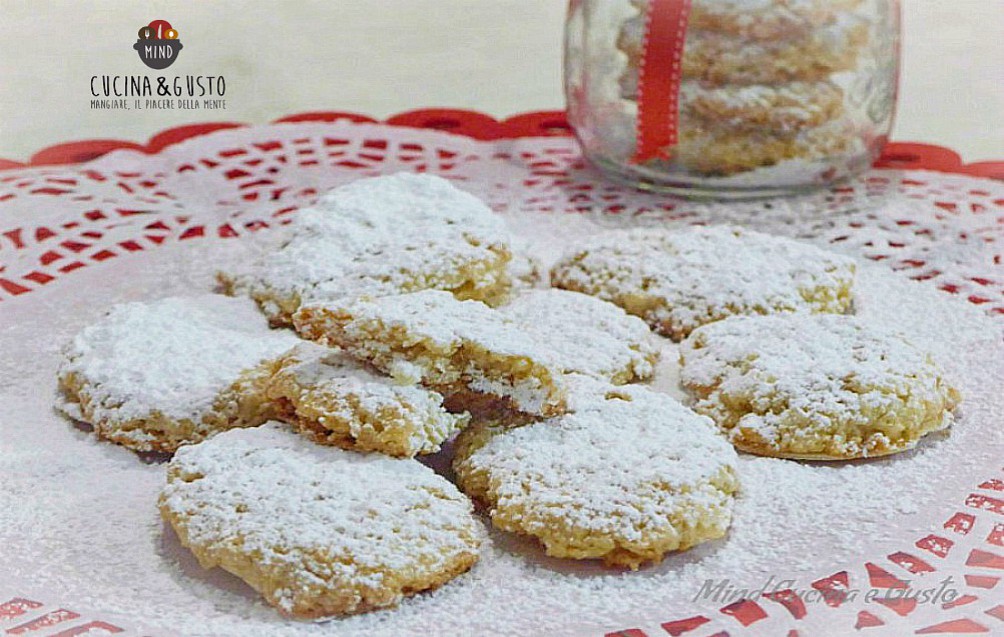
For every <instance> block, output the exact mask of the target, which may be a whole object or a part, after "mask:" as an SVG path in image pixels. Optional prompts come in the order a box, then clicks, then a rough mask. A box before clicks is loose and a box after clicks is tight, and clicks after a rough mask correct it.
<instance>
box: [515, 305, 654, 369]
mask: <svg viewBox="0 0 1004 637" xmlns="http://www.w3.org/2000/svg"><path fill="white" fill-rule="evenodd" d="M499 312H500V313H501V314H503V315H505V316H507V317H509V318H511V319H512V320H513V321H515V322H516V323H517V324H518V325H519V326H520V327H521V328H522V329H523V330H525V331H526V332H527V333H528V334H531V335H533V336H534V337H536V338H537V339H538V340H539V341H540V342H541V344H542V346H544V347H546V348H547V349H548V350H549V351H550V352H553V353H554V354H555V358H556V360H557V361H558V362H559V364H560V365H561V367H562V370H563V371H564V372H565V373H578V374H586V375H588V376H593V377H595V378H601V379H605V380H607V381H609V382H612V383H614V384H615V385H622V384H624V383H631V382H635V381H640V380H646V379H648V378H651V377H652V374H654V373H655V363H656V361H657V360H658V359H659V349H658V348H657V347H656V345H655V343H654V342H653V339H652V333H651V332H650V331H649V329H648V326H647V325H645V322H644V321H642V320H641V319H639V318H637V317H634V316H630V315H628V314H627V312H625V311H624V310H622V309H621V308H619V307H617V306H616V305H613V304H612V303H607V302H606V301H601V300H599V299H597V298H595V297H591V296H587V295H585V294H579V293H578V292H569V291H566V290H555V289H551V290H532V291H529V292H525V293H523V294H522V295H521V296H519V297H517V298H516V299H515V300H513V301H512V302H511V303H509V304H508V305H504V306H502V307H501V308H500V309H499Z"/></svg>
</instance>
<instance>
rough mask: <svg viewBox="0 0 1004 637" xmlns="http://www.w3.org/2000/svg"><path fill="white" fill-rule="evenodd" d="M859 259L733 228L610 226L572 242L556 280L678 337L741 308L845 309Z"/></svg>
mask: <svg viewBox="0 0 1004 637" xmlns="http://www.w3.org/2000/svg"><path fill="white" fill-rule="evenodd" d="M854 272H855V265H854V261H853V260H851V259H849V258H847V257H843V256H839V255H836V254H832V253H829V252H826V251H824V250H821V249H819V248H816V247H814V246H811V245H808V244H804V243H800V242H797V241H792V240H790V239H785V238H782V237H775V236H770V235H766V234H761V233H759V232H753V231H750V230H744V229H741V228H734V227H730V226H711V227H692V228H687V229H683V230H675V231H674V230H665V229H661V228H655V229H636V230H624V231H614V232H607V233H605V234H603V235H600V236H597V237H595V238H592V239H588V240H586V241H585V242H583V243H582V244H581V245H579V246H576V247H573V248H572V249H571V250H570V251H569V252H568V253H567V254H566V255H565V256H564V257H563V258H562V259H561V260H560V261H559V262H558V264H557V265H556V266H555V267H554V269H553V270H552V273H551V279H552V285H554V286H555V287H559V288H564V289H567V290H575V291H577V292H584V293H586V294H591V295H594V296H597V297H599V298H601V299H604V300H607V301H610V302H612V303H615V304H617V305H619V306H621V307H622V308H624V309H625V310H627V311H628V312H629V313H630V314H634V315H636V316H640V317H641V318H643V319H644V320H645V321H646V322H647V323H648V324H649V326H651V327H652V329H653V330H655V331H656V332H658V333H659V334H662V335H664V336H668V337H670V338H672V339H674V340H680V339H681V338H683V337H685V336H686V335H687V334H689V333H690V332H691V331H692V330H694V329H695V328H697V327H699V326H701V325H704V324H706V323H711V322H714V321H718V320H721V319H723V318H726V317H729V316H733V315H742V314H774V313H791V312H814V313H842V312H846V311H847V310H849V309H850V307H851V304H852V298H851V287H852V285H853V282H854Z"/></svg>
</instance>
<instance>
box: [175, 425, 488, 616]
mask: <svg viewBox="0 0 1004 637" xmlns="http://www.w3.org/2000/svg"><path fill="white" fill-rule="evenodd" d="M168 475H169V481H168V484H167V486H166V487H165V489H164V491H163V494H162V496H161V507H162V509H164V510H165V511H166V512H167V513H169V514H170V515H171V516H172V517H173V518H175V519H180V520H181V521H182V525H183V527H184V534H185V536H186V537H187V540H188V543H189V544H190V545H191V546H194V547H197V549H198V550H200V551H203V552H205V553H206V554H210V555H216V556H217V557H216V559H220V558H219V557H218V555H219V554H222V555H227V554H238V555H246V556H250V557H252V559H253V561H254V562H256V563H258V564H260V568H261V569H263V570H266V569H267V570H268V571H271V572H274V573H276V575H274V576H273V577H274V578H276V579H278V580H279V581H280V582H281V584H282V587H281V588H280V589H279V590H278V591H277V592H276V594H275V596H276V600H275V601H276V603H277V605H278V606H279V607H280V608H282V609H283V610H285V611H287V612H292V611H293V610H294V608H295V604H296V603H297V601H298V599H297V598H298V597H300V596H301V595H303V594H304V591H305V589H308V588H310V587H313V586H322V587H323V586H333V587H335V588H339V589H345V590H348V591H353V592H355V593H356V594H361V595H365V594H366V593H365V592H368V591H380V590H381V589H384V588H386V587H388V586H390V585H391V583H390V582H391V581H392V579H393V574H394V573H395V572H402V573H412V574H413V573H414V572H415V571H418V572H421V573H437V572H439V571H441V570H442V569H444V568H446V566H447V564H448V563H449V561H450V560H451V559H452V558H455V556H456V554H457V553H463V552H474V551H476V549H477V543H478V541H479V540H480V538H481V536H482V534H483V531H482V529H481V527H480V525H479V523H478V522H477V521H476V520H475V519H474V518H473V516H472V515H471V513H472V511H471V506H470V503H469V502H468V501H467V500H466V499H465V498H464V497H463V496H462V495H461V494H460V493H459V492H458V491H457V490H456V488H455V487H454V486H453V485H452V484H450V483H449V482H448V481H447V480H445V479H444V478H442V477H440V476H438V475H436V474H435V473H434V472H433V471H432V470H431V469H429V468H427V467H425V466H423V465H421V464H419V463H416V462H413V461H410V460H396V459H391V458H387V457H385V456H382V455H380V454H358V453H353V452H348V451H343V450H341V449H333V448H330V447H321V446H318V445H315V444H313V443H311V442H308V441H307V440H306V439H304V438H303V437H301V436H297V435H295V434H294V433H292V432H291V431H289V430H288V429H287V428H286V426H284V425H281V424H279V423H268V424H265V425H262V426H260V427H255V428H251V429H237V430H231V431H228V432H224V433H222V434H220V435H218V436H216V437H214V438H213V439H211V440H209V441H207V442H205V443H202V444H199V445H192V446H189V447H184V448H182V449H180V450H179V451H178V453H177V454H175V457H174V459H173V460H172V461H171V463H170V466H169V467H168ZM396 598H397V599H400V591H398V595H397V597H396ZM384 605H389V603H386V602H385V603H384Z"/></svg>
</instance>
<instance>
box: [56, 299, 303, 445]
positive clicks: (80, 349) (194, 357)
mask: <svg viewBox="0 0 1004 637" xmlns="http://www.w3.org/2000/svg"><path fill="white" fill-rule="evenodd" d="M298 340H299V339H297V338H296V336H295V335H294V334H293V333H292V332H287V331H272V330H269V329H268V324H267V323H266V321H265V319H264V318H263V317H262V316H261V314H260V313H259V312H258V310H257V308H256V307H255V305H254V303H252V302H251V301H249V300H248V299H235V298H229V297H226V296H220V295H216V294H205V295H201V296H194V297H184V298H181V297H176V298H166V299H161V300H159V301H152V302H146V303H125V304H122V305H117V306H115V307H113V308H112V309H111V310H110V311H109V312H108V314H107V315H106V316H104V317H103V318H102V319H100V320H99V321H97V322H96V323H94V324H93V325H91V326H89V327H87V328H85V329H84V330H82V331H81V332H80V333H79V334H77V336H76V337H75V338H74V339H73V341H72V342H71V343H70V344H69V345H68V346H67V347H66V348H65V349H64V352H63V361H62V363H61V365H60V367H59V372H58V378H59V388H60V391H61V395H62V400H63V402H62V404H61V405H59V408H60V409H61V410H62V411H63V412H64V413H66V414H67V415H69V416H70V417H72V418H74V419H76V420H80V421H83V422H85V423H87V424H90V425H91V426H93V428H94V432H95V433H96V434H97V435H98V437H100V438H103V439H105V440H109V441H112V442H116V443H118V444H120V445H123V446H126V447H129V448H130V449H134V450H136V451H161V452H173V451H175V450H176V449H177V448H178V447H179V446H181V445H184V444H188V443H192V442H198V441H200V440H203V439H205V438H207V437H208V436H211V435H213V434H214V433H217V432H219V431H223V430H225V429H230V428H232V427H251V426H255V425H260V424H261V423H263V422H265V421H266V420H268V419H269V418H271V417H273V416H274V413H273V410H272V405H271V404H270V402H269V401H268V400H267V399H266V398H265V395H264V382H265V381H266V380H267V378H268V372H267V370H266V369H265V368H263V367H262V366H261V365H260V364H261V363H262V362H264V361H265V360H266V359H271V358H274V357H275V356H278V355H279V354H281V353H282V352H283V351H285V350H287V349H289V348H290V347H292V346H293V345H294V344H295V343H296V342H297V341H298Z"/></svg>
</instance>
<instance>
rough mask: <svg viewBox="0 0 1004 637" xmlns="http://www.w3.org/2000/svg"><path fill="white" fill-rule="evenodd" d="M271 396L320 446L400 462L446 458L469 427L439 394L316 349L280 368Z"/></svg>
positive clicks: (304, 348)
mask: <svg viewBox="0 0 1004 637" xmlns="http://www.w3.org/2000/svg"><path fill="white" fill-rule="evenodd" d="M266 395H267V396H268V397H269V398H270V399H271V400H273V401H275V402H276V404H277V409H278V417H279V418H280V419H282V420H284V421H286V422H289V423H292V424H293V425H294V426H295V427H296V428H297V429H298V430H299V431H300V433H303V434H305V435H307V436H308V437H309V438H310V439H312V440H313V441H314V442H317V443H320V444H327V445H334V446H336V447H342V448H345V449H356V450H359V451H378V452H380V453H384V454H387V455H390V456H397V457H409V458H410V457H414V456H416V455H420V454H421V455H424V454H429V453H435V452H437V451H439V448H440V446H441V445H442V444H443V442H444V441H445V440H446V439H447V438H449V437H450V436H451V435H453V433H455V432H456V431H457V430H459V429H460V428H462V427H463V426H464V425H466V424H467V420H468V416H467V415H466V414H451V413H448V412H447V411H446V410H445V409H444V408H443V397H442V396H441V395H440V394H437V393H436V392H434V391H431V390H428V389H425V388H424V387H419V386H415V385H402V384H399V383H396V382H394V381H393V380H391V379H390V378H388V377H386V376H382V375H380V374H377V373H374V372H372V371H370V370H368V369H365V368H363V367H362V366H361V365H360V364H359V363H357V362H356V361H354V360H352V359H351V358H349V357H348V356H346V355H345V354H343V353H340V352H338V351H336V350H332V349H330V348H327V347H323V346H320V345H315V344H313V343H303V344H301V345H297V346H296V347H295V348H294V349H293V350H291V351H290V352H288V353H286V354H285V355H284V356H282V357H281V358H279V359H278V360H276V361H275V362H274V364H273V366H272V376H271V378H270V380H269V382H268V384H267V388H266Z"/></svg>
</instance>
